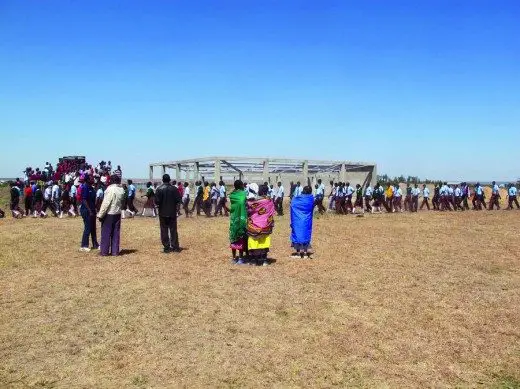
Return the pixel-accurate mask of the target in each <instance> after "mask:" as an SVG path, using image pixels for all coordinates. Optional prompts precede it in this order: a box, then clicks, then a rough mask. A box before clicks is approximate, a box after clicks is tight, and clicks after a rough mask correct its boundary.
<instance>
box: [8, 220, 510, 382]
mask: <svg viewBox="0 0 520 389" xmlns="http://www.w3.org/2000/svg"><path fill="white" fill-rule="evenodd" d="M179 224H180V225H179V233H180V238H181V245H182V246H183V247H184V248H185V250H184V251H183V252H182V253H180V254H162V253H161V247H160V243H159V237H158V235H159V228H158V222H157V220H154V219H151V218H135V219H132V220H125V221H124V222H123V227H122V246H123V248H124V249H125V250H126V254H125V255H123V256H120V257H115V258H108V259H106V258H100V257H99V256H97V253H96V252H91V253H80V252H79V251H78V248H79V240H80V234H81V231H82V224H81V220H80V219H63V220H57V219H54V218H50V219H46V220H35V219H26V220H21V221H18V220H13V219H11V218H8V219H3V220H0V272H1V273H0V275H1V278H0V289H1V290H2V294H1V298H0V307H1V311H0V362H1V363H0V386H1V387H15V388H18V387H19V388H24V387H40V388H41V387H48V388H50V387H59V388H72V387H81V388H101V387H129V388H132V387H137V388H139V387H142V388H145V387H151V388H152V387H153V388H157V387H182V386H186V387H332V386H338V387H401V388H402V387H497V388H498V387H500V388H509V387H511V388H514V387H519V385H520V242H519V239H518V237H519V228H520V212H517V211H511V212H508V211H496V212H480V213H479V212H466V213H446V214H441V213H433V212H432V213H428V212H423V213H419V214H399V215H375V216H372V215H370V216H366V217H364V218H355V217H351V216H348V217H347V216H335V215H326V216H324V217H320V218H317V219H316V220H315V231H314V247H315V249H316V251H317V254H316V256H315V258H314V259H312V260H294V259H290V258H289V257H288V255H289V254H290V248H289V242H288V237H289V218H288V216H285V217H283V218H278V219H277V225H276V228H275V232H274V234H273V248H272V252H271V257H272V258H273V259H275V260H276V263H274V264H273V265H272V266H269V267H252V266H251V267H250V266H236V265H232V264H230V261H229V257H230V253H229V251H228V248H227V247H228V241H227V226H228V220H227V219H225V218H216V219H209V220H208V219H203V218H198V219H197V218H193V219H190V220H184V219H183V220H181V221H180V223H179Z"/></svg>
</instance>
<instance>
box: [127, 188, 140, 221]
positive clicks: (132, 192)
mask: <svg viewBox="0 0 520 389" xmlns="http://www.w3.org/2000/svg"><path fill="white" fill-rule="evenodd" d="M127 182H128V199H127V204H126V205H127V208H128V212H130V214H131V215H132V217H133V216H135V214H136V213H137V208H136V207H135V205H134V200H135V192H136V189H135V185H134V183H133V181H132V180H128V181H127Z"/></svg>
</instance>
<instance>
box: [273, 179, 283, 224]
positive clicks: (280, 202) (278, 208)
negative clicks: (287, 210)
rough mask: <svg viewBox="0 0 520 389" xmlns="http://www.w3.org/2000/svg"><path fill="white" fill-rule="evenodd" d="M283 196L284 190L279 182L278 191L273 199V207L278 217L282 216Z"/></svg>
mask: <svg viewBox="0 0 520 389" xmlns="http://www.w3.org/2000/svg"><path fill="white" fill-rule="evenodd" d="M283 196H284V189H283V185H282V183H281V182H278V189H277V191H276V197H275V199H274V205H275V208H276V212H277V213H278V216H283Z"/></svg>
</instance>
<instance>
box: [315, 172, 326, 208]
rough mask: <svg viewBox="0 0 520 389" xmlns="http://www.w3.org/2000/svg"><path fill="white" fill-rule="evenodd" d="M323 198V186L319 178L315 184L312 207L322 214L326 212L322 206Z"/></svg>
mask: <svg viewBox="0 0 520 389" xmlns="http://www.w3.org/2000/svg"><path fill="white" fill-rule="evenodd" d="M324 197H325V185H323V183H322V181H321V178H320V179H318V183H317V184H316V196H315V198H314V206H316V207H318V212H319V213H321V214H323V213H325V212H326V211H327V210H326V209H325V207H324V206H323V198H324Z"/></svg>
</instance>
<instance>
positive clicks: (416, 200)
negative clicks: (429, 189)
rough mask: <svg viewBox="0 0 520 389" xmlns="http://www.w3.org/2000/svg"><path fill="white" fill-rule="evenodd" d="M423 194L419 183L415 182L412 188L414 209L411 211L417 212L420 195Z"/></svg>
mask: <svg viewBox="0 0 520 389" xmlns="http://www.w3.org/2000/svg"><path fill="white" fill-rule="evenodd" d="M420 194H421V190H420V189H419V185H417V184H415V185H414V187H413V188H412V209H411V212H417V211H418V210H419V196H420Z"/></svg>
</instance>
